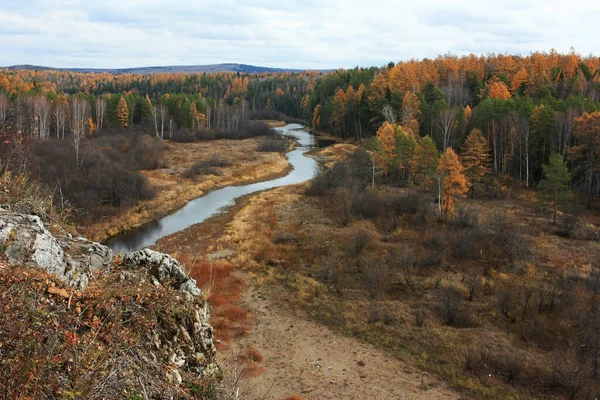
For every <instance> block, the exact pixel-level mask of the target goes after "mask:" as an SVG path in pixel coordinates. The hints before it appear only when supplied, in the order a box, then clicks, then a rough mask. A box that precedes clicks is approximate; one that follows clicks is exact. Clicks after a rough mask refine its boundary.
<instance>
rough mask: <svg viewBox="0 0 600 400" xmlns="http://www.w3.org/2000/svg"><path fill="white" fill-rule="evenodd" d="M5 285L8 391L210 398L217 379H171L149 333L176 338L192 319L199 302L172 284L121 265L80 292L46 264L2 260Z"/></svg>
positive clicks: (10, 394) (2, 317)
mask: <svg viewBox="0 0 600 400" xmlns="http://www.w3.org/2000/svg"><path fill="white" fill-rule="evenodd" d="M0 264H1V263H0ZM0 292H1V293H2V296H0V309H1V310H2V312H1V313H0V394H1V395H2V397H3V398H7V399H8V398H10V399H17V398H61V399H62V398H64V399H66V398H86V399H104V398H131V399H133V398H135V399H138V398H140V399H141V398H143V397H142V395H143V394H146V398H163V397H165V396H166V397H171V396H173V397H177V398H213V396H212V395H211V394H210V393H213V392H211V390H212V388H214V386H212V384H214V382H212V383H211V382H209V381H208V380H204V381H203V380H202V379H198V377H197V375H196V374H195V373H191V372H186V371H184V370H181V371H180V372H181V376H182V378H183V381H184V385H183V387H182V388H178V387H176V386H174V385H173V384H172V383H170V382H169V381H168V379H167V378H166V376H165V371H167V370H169V368H172V366H171V365H169V361H168V360H169V355H170V354H168V352H169V350H167V347H168V346H163V347H162V348H158V349H157V347H156V346H155V345H154V342H153V341H152V340H150V339H149V336H148V334H149V332H153V334H154V335H156V336H155V337H156V340H159V341H162V342H163V343H164V342H165V341H167V340H173V338H172V335H173V332H178V330H179V326H180V324H181V322H180V321H181V320H192V319H193V315H194V311H195V304H194V302H187V301H186V300H184V299H182V298H181V296H179V295H178V293H177V292H175V291H174V290H172V289H170V288H156V287H154V286H153V285H152V284H150V283H149V282H147V283H144V282H139V281H136V282H128V281H126V282H122V281H120V279H119V273H118V272H116V273H111V274H109V275H103V276H101V277H98V278H97V279H95V280H94V281H93V282H92V284H91V285H90V287H89V288H88V289H87V290H86V291H85V292H78V291H73V289H72V288H70V287H67V286H64V284H63V283H62V282H59V281H57V280H55V278H54V277H52V276H50V275H48V274H47V273H45V272H44V271H41V270H37V269H28V268H10V267H4V266H2V265H0ZM186 388H195V389H194V390H193V391H188V390H187V389H186ZM192 392H193V393H192Z"/></svg>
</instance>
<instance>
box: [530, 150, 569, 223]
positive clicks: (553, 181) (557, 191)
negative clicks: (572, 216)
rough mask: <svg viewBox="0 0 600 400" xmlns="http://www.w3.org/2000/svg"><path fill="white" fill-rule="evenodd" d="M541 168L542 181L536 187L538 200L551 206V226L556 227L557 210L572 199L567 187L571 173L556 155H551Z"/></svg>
mask: <svg viewBox="0 0 600 400" xmlns="http://www.w3.org/2000/svg"><path fill="white" fill-rule="evenodd" d="M542 167H543V168H544V179H542V181H541V182H540V184H539V186H538V187H539V192H538V194H539V198H540V200H542V201H544V202H547V203H550V204H551V205H552V224H554V225H556V212H557V211H558V208H559V207H560V206H561V205H563V204H565V203H566V202H568V201H570V200H572V199H573V192H572V191H571V188H570V187H569V182H570V181H571V173H570V172H569V169H568V168H567V163H566V162H564V161H563V158H562V156H561V155H560V154H558V153H554V154H552V155H551V156H550V161H549V163H548V164H544V165H543V166H542Z"/></svg>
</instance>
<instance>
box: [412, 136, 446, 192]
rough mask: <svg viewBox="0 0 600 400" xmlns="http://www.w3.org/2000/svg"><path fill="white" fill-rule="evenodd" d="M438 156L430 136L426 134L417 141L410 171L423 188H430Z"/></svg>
mask: <svg viewBox="0 0 600 400" xmlns="http://www.w3.org/2000/svg"><path fill="white" fill-rule="evenodd" d="M438 158H439V154H438V150H437V148H436V147H435V143H433V140H431V138H430V137H429V136H425V137H424V138H423V139H421V140H420V141H419V143H417V146H416V147H415V152H414V155H413V157H412V159H411V160H410V171H411V174H412V175H413V177H414V179H415V181H416V183H417V184H418V185H419V186H420V187H421V188H422V189H425V190H428V189H429V187H430V186H431V183H432V179H433V175H434V174H435V171H436V168H437V165H438Z"/></svg>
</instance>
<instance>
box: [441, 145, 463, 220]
mask: <svg viewBox="0 0 600 400" xmlns="http://www.w3.org/2000/svg"><path fill="white" fill-rule="evenodd" d="M434 178H435V179H436V181H437V184H438V209H439V216H440V219H442V218H444V219H446V218H447V217H448V215H449V214H453V213H454V205H455V204H456V202H457V200H458V199H461V198H465V197H466V193H467V192H468V191H469V184H468V182H467V177H466V176H465V174H464V167H463V166H462V164H461V162H460V160H459V159H458V156H457V155H456V153H455V152H454V150H452V148H451V147H449V148H448V149H446V151H445V152H444V154H442V156H441V157H440V161H439V164H438V167H437V170H436V173H435V176H434Z"/></svg>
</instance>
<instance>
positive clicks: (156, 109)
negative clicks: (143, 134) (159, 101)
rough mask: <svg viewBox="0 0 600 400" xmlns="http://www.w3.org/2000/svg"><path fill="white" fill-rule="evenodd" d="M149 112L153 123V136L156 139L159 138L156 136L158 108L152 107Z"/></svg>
mask: <svg viewBox="0 0 600 400" xmlns="http://www.w3.org/2000/svg"><path fill="white" fill-rule="evenodd" d="M151 112H152V121H153V122H154V134H155V135H156V137H160V136H159V134H158V117H159V111H158V107H156V106H152V109H151Z"/></svg>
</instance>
